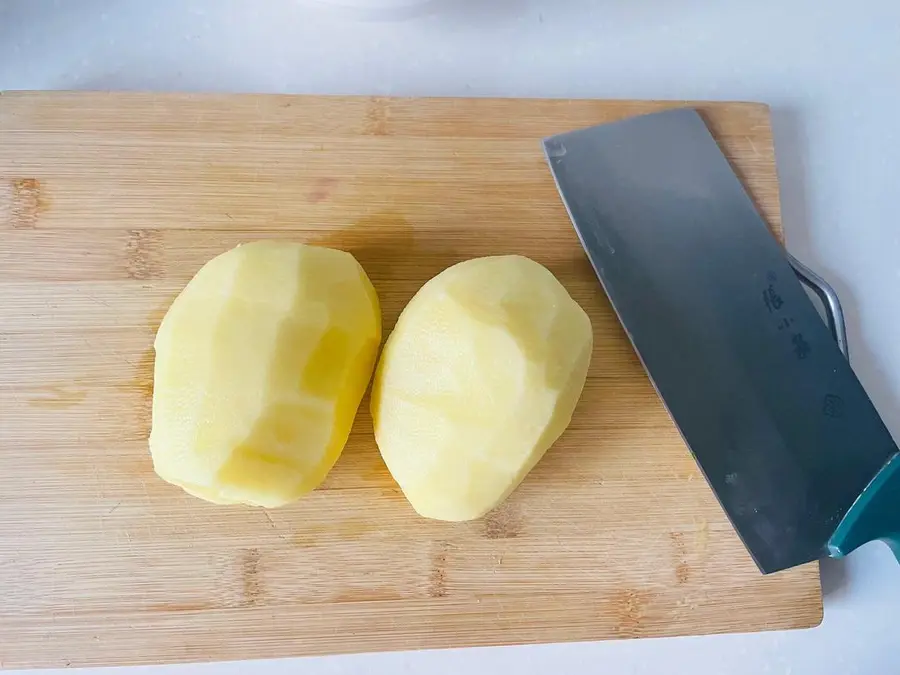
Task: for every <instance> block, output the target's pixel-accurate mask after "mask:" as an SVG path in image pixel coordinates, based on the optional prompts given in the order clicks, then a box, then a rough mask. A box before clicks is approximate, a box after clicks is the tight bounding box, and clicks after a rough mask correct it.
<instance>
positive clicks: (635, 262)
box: [543, 108, 900, 573]
mask: <svg viewBox="0 0 900 675" xmlns="http://www.w3.org/2000/svg"><path fill="white" fill-rule="evenodd" d="M543 144H544V152H545V154H546V157H547V161H548V162H549V164H550V169H551V171H552V173H553V177H554V179H555V180H556V184H557V187H558V188H559V192H560V195H561V196H562V200H563V203H564V204H565V207H566V209H567V211H568V213H569V216H570V218H571V219H572V223H573V224H574V226H575V229H576V231H577V233H578V237H579V238H580V240H581V243H582V245H583V247H584V250H585V252H586V253H587V256H588V258H589V259H590V261H591V264H592V265H593V267H594V270H595V272H596V273H597V277H598V278H599V280H600V283H601V285H602V286H603V289H604V290H605V292H606V294H607V296H608V297H609V300H610V302H611V303H612V306H613V308H614V309H615V311H616V313H617V314H618V317H619V319H620V321H621V323H622V325H623V326H624V328H625V332H626V333H627V335H628V337H629V339H630V340H631V342H632V344H633V346H634V348H635V350H636V352H637V354H638V356H639V357H640V359H641V362H642V363H643V365H644V368H645V369H646V371H647V373H648V375H649V376H650V379H651V381H652V382H653V385H654V386H655V388H656V390H657V392H658V393H659V396H660V398H661V399H662V401H663V403H664V404H665V406H666V408H667V409H668V411H669V413H670V415H671V417H672V418H673V420H674V421H675V423H676V425H677V426H678V428H679V430H680V431H681V434H682V436H683V437H684V440H685V441H686V443H687V445H688V446H689V447H690V449H691V452H692V453H693V455H694V457H695V459H696V461H697V462H698V464H699V465H700V468H701V469H702V471H703V474H704V475H705V477H706V480H707V482H708V483H709V485H710V486H711V487H712V489H713V491H714V492H715V494H716V496H717V498H718V500H719V502H720V503H721V505H722V508H723V509H724V510H725V512H726V513H727V515H728V517H729V519H730V520H731V523H732V524H733V525H734V527H735V529H736V530H737V532H738V535H739V536H740V537H741V539H742V540H743V542H744V544H745V546H746V547H747V549H748V551H749V552H750V555H751V556H752V557H753V560H754V561H755V562H756V564H757V566H758V567H759V569H760V570H761V571H762V572H763V573H770V572H776V571H778V570H782V569H785V568H788V567H793V566H795V565H800V564H802V563H806V562H809V561H812V560H816V559H818V558H819V557H821V556H823V555H831V556H833V557H840V556H842V555H845V554H847V553H849V552H850V551H852V550H853V549H855V548H856V547H858V546H860V545H862V544H864V543H866V542H868V541H871V540H875V539H880V540H883V541H885V542H886V543H887V544H888V545H889V546H890V547H891V549H892V550H893V552H894V554H895V555H896V556H897V558H898V560H900V450H898V448H897V445H896V444H895V442H894V440H893V439H892V438H891V435H890V433H889V432H888V430H887V428H886V427H885V425H884V423H883V422H882V420H881V418H880V417H879V415H878V413H877V412H876V410H875V407H874V406H873V405H872V402H871V401H870V400H869V397H868V396H867V395H866V392H865V390H864V389H863V387H862V385H861V384H860V382H859V380H858V379H857V377H856V375H855V374H854V372H853V370H852V369H851V367H850V364H849V362H848V360H847V359H846V358H845V352H846V337H845V334H844V332H843V319H842V315H841V313H840V303H839V302H838V299H837V296H836V295H835V294H834V292H833V290H832V289H831V288H830V287H829V286H828V285H827V284H826V283H825V282H824V280H822V279H821V278H820V277H818V276H817V275H815V274H814V273H813V272H812V271H811V270H809V269H807V268H806V267H804V266H803V265H801V264H800V263H799V262H798V261H796V260H794V259H793V258H791V257H790V256H789V255H788V254H787V252H786V251H785V250H784V248H783V247H782V246H781V245H780V244H779V243H778V241H777V240H776V239H775V238H774V237H773V236H772V234H771V233H770V232H769V230H768V228H767V226H766V224H765V222H764V221H763V219H762V217H761V216H760V215H759V213H758V212H757V211H756V208H755V207H754V205H753V202H752V200H751V199H750V197H749V195H748V194H747V193H746V191H745V190H744V187H743V185H742V184H741V181H740V180H739V179H738V177H737V176H736V175H735V173H734V172H733V170H732V169H731V166H730V165H729V163H728V160H727V159H726V158H725V156H724V155H723V154H722V152H721V150H720V149H719V147H718V144H717V143H716V141H715V139H714V138H713V136H712V135H711V134H710V132H709V130H708V129H707V127H706V125H705V123H704V122H703V119H702V118H701V117H700V115H699V113H698V112H697V111H696V110H693V109H690V108H682V109H676V110H669V111H665V112H661V113H654V114H651V115H645V116H642V117H635V118H631V119H627V120H624V121H621V122H615V123H611V124H605V125H601V126H597V127H592V128H589V129H583V130H580V131H573V132H570V133H564V134H560V135H558V136H553V137H551V138H547V139H545V140H544V142H543ZM801 281H802V282H803V283H805V284H806V285H807V286H809V287H810V288H812V289H813V290H814V291H816V293H817V294H818V295H819V296H820V297H821V298H822V299H823V300H824V303H823V304H824V305H825V308H826V313H827V314H828V324H827V325H826V323H825V322H823V321H822V318H821V317H820V315H819V312H818V311H817V309H816V307H815V305H814V304H813V302H812V301H811V299H810V297H809V296H808V295H807V294H806V292H805V291H804V289H803V286H802V285H801ZM842 349H843V351H842Z"/></svg>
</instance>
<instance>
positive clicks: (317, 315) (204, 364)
mask: <svg viewBox="0 0 900 675" xmlns="http://www.w3.org/2000/svg"><path fill="white" fill-rule="evenodd" d="M380 340H381V313H380V310H379V305H378V297H377V296H376V294H375V290H374V288H373V287H372V284H371V282H370V281H369V278H368V277H367V276H366V273H365V272H364V271H363V269H362V267H360V265H359V263H358V262H357V261H356V259H355V258H354V257H353V256H352V255H350V254H349V253H345V252H343V251H336V250H333V249H328V248H321V247H315V246H305V245H303V244H295V243H288V242H276V241H260V242H254V243H251V244H245V245H243V246H239V247H237V248H235V249H233V250H231V251H228V252H227V253H223V254H222V255H220V256H218V257H217V258H214V259H213V260H211V261H209V262H208V263H207V264H206V265H204V266H203V268H202V269H201V270H200V271H199V272H198V273H197V275H196V276H195V277H194V278H193V279H192V280H191V281H190V283H188V285H187V286H186V287H185V289H184V290H183V291H182V292H181V294H180V295H179V296H178V297H177V298H176V299H175V301H174V302H173V303H172V306H171V307H170V308H169V311H168V313H167V314H166V316H165V318H164V319H163V321H162V324H161V325H160V327H159V331H158V333H157V335H156V342H155V345H154V346H155V348H156V365H155V369H154V389H153V426H152V430H151V433H150V452H151V454H152V456H153V466H154V468H155V470H156V472H157V473H158V474H159V475H160V477H162V478H163V479H164V480H166V481H168V482H170V483H173V484H175V485H178V486H180V487H182V488H183V489H184V490H185V491H187V492H189V493H190V494H192V495H195V496H197V497H200V498H202V499H206V500H208V501H211V502H215V503H226V504H227V503H245V504H252V505H257V506H265V507H274V506H280V505H282V504H286V503H288V502H291V501H293V500H295V499H297V498H298V497H300V496H301V495H302V494H304V493H306V492H308V491H310V490H312V489H314V488H315V487H316V486H317V485H319V483H321V482H322V480H323V479H324V478H325V475H326V474H327V473H328V471H329V470H330V469H331V467H332V465H333V464H334V462H335V461H336V460H337V458H338V456H339V455H340V453H341V450H343V448H344V444H345V443H346V442H347V437H348V435H349V434H350V427H351V425H352V424H353V418H354V416H355V415H356V410H357V408H358V407H359V403H360V400H361V399H362V397H363V394H364V392H365V390H366V386H367V385H368V382H369V378H370V377H371V375H372V369H373V366H374V363H375V357H376V355H377V350H378V345H379V342H380Z"/></svg>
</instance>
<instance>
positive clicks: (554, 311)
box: [372, 256, 593, 521]
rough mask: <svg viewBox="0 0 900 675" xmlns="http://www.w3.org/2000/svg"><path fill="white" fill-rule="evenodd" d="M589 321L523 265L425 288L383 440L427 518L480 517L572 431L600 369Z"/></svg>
mask: <svg viewBox="0 0 900 675" xmlns="http://www.w3.org/2000/svg"><path fill="white" fill-rule="evenodd" d="M592 344H593V332H592V329H591V322H590V319H589V318H588V316H587V314H586V313H585V312H584V310H583V309H581V307H580V306H579V305H578V303H576V302H575V301H574V300H573V299H572V298H571V296H570V295H569V294H568V292H567V291H566V289H565V288H563V286H562V284H560V283H559V281H557V279H556V277H554V276H553V274H551V273H550V271H549V270H547V269H546V268H545V267H543V266H542V265H540V264H538V263H536V262H534V261H533V260H530V259H528V258H523V257H520V256H500V257H490V258H478V259H475V260H469V261H467V262H463V263H460V264H458V265H455V266H453V267H451V268H449V269H447V270H445V271H444V272H442V273H441V274H439V275H438V276H436V277H435V278H433V279H432V280H431V281H429V282H428V283H426V284H425V285H424V286H423V287H422V288H421V290H419V292H418V293H417V294H416V296H415V297H414V298H413V299H412V300H411V301H410V303H409V305H407V307H406V309H404V311H403V313H402V314H401V316H400V319H399V320H398V322H397V326H396V328H395V329H394V331H393V333H392V334H391V336H390V338H389V339H388V341H387V344H386V345H385V348H384V352H383V354H382V356H381V361H380V363H379V366H378V369H377V371H376V374H375V383H374V386H373V390H372V415H373V418H374V422H375V438H376V440H377V442H378V447H379V449H380V450H381V454H382V456H383V457H384V461H385V463H386V464H387V466H388V469H389V470H390V472H391V474H392V475H393V476H394V478H395V479H396V481H397V483H398V484H399V485H400V487H401V489H402V490H403V492H404V494H405V495H406V497H407V499H408V500H409V501H410V503H411V504H412V506H413V508H414V509H415V510H416V511H418V513H420V514H421V515H423V516H426V517H429V518H436V519H439V520H450V521H461V520H470V519H473V518H478V517H480V516H482V515H484V514H485V513H487V512H488V511H490V510H491V509H492V508H494V507H495V506H496V505H497V504H499V503H500V502H502V501H503V500H504V499H505V498H506V497H507V496H508V495H509V494H510V493H511V492H512V491H513V490H514V489H515V488H516V486H517V485H518V484H519V483H520V482H521V481H522V479H523V478H524V477H525V475H526V474H527V473H528V472H529V471H530V470H531V469H532V468H533V467H534V465H535V464H537V462H538V461H539V460H540V459H541V457H542V456H543V455H544V453H545V452H546V450H547V449H548V448H549V447H550V446H551V445H552V444H553V442H554V441H555V440H556V439H557V438H558V437H559V436H560V435H561V434H562V432H563V431H564V430H565V428H566V427H567V426H568V424H569V421H570V420H571V417H572V413H573V411H574V409H575V404H576V403H577V401H578V398H579V397H580V395H581V390H582V388H583V387H584V381H585V377H586V376H587V370H588V365H589V363H590V358H591V350H592Z"/></svg>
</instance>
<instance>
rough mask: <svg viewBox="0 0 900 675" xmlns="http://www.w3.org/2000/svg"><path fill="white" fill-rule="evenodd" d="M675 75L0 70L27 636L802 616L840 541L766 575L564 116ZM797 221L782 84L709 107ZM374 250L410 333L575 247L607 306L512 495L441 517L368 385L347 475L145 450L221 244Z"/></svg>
mask: <svg viewBox="0 0 900 675" xmlns="http://www.w3.org/2000/svg"><path fill="white" fill-rule="evenodd" d="M677 105H684V104H678V103H647V102H605V101H544V100H490V99H482V100H471V99H430V100H416V99H383V98H374V99H373V98H337V97H287V96H279V97H276V96H191V95H174V96H173V95H151V94H98V93H86V94H68V93H48V94H31V93H4V94H2V95H0V592H2V595H3V602H2V603H0V662H2V665H3V666H6V667H23V666H69V665H72V666H88V665H112V664H138V663H160V662H173V661H197V660H226V659H244V658H261V657H277V656H290V655H306V654H324V653H335V652H350V651H376V650H389V649H415V648H427V647H451V646H453V647H457V646H467V645H492V644H506V643H531V642H547V641H568V640H596V639H604V638H619V637H643V636H662V635H679V634H702V633H720V632H728V631H752V630H762V629H783V628H797V627H806V626H812V625H815V624H817V623H818V622H819V621H820V619H821V616H822V604H821V594H820V588H819V577H818V568H817V566H816V565H809V566H805V567H802V568H799V569H795V570H792V571H788V572H784V573H780V574H776V575H773V576H769V577H763V576H762V575H760V574H759V572H758V571H757V570H756V568H755V567H754V565H753V563H752V562H751V560H750V558H749V556H748V554H747V553H746V552H745V550H744V548H743V547H742V546H741V544H740V542H739V540H738V538H737V536H736V535H735V533H734V531H733V530H732V528H731V527H730V526H729V524H728V522H727V520H726V518H725V516H724V514H723V513H722V511H721V509H720V508H719V506H718V504H717V503H716V500H715V498H714V496H713V494H712V492H711V491H710V489H709V488H708V487H707V485H706V483H705V482H704V480H703V477H702V476H701V474H700V473H699V471H698V468H697V466H696V465H695V463H694V461H693V459H692V458H691V455H690V453H689V452H688V450H687V448H686V447H685V445H684V443H683V442H682V440H681V438H680V437H679V434H678V432H677V430H676V428H675V426H674V425H673V423H672V422H671V420H670V419H669V417H668V416H667V414H666V412H665V410H664V408H663V406H662V405H661V404H660V402H659V400H658V399H657V396H656V394H655V393H654V391H653V388H652V387H651V385H650V383H649V381H648V379H647V377H646V376H645V374H644V372H643V370H642V369H641V366H640V363H639V362H638V360H637V358H636V357H635V355H634V353H633V351H632V349H631V347H630V345H629V343H628V341H627V339H626V338H625V336H624V334H623V332H622V330H621V329H620V327H619V324H618V322H617V320H616V318H615V315H614V314H613V312H612V310H611V308H610V306H609V304H608V302H607V301H606V299H605V296H604V295H603V293H602V291H601V289H600V286H599V284H598V282H597V281H596V279H595V277H594V274H593V272H592V270H591V267H590V265H589V263H588V262H587V260H586V258H585V256H584V254H583V252H582V250H581V248H580V246H579V243H578V240H577V238H576V236H575V234H574V231H573V229H572V227H571V225H570V224H569V221H568V218H567V216H566V212H565V210H564V208H563V206H562V204H561V202H560V199H559V197H558V195H557V193H556V189H555V187H554V185H553V180H552V178H551V176H550V173H549V171H548V169H547V167H546V166H545V163H544V159H543V157H542V154H541V147H540V144H539V142H538V141H539V139H540V138H541V137H543V136H546V135H549V134H553V133H557V132H561V131H565V130H570V129H574V128H578V127H582V126H587V125H591V124H596V123H600V122H606V121H612V120H615V119H619V118H623V117H626V116H630V115H635V114H640V113H645V112H651V111H655V110H660V109H663V108H666V107H671V106H677ZM699 107H700V108H701V111H702V112H703V114H704V116H705V118H706V120H707V122H708V124H709V125H710V127H711V129H712V131H713V133H714V134H715V136H716V137H717V139H718V140H719V142H720V144H721V146H722V147H723V149H724V150H725V151H726V153H727V154H728V156H729V158H730V159H731V161H732V163H733V165H734V166H735V168H736V169H737V171H738V172H739V174H740V175H741V176H742V178H743V179H744V181H745V183H746V185H747V186H748V188H749V190H750V191H751V193H752V195H753V197H754V198H755V200H756V202H757V204H758V205H759V208H760V209H761V211H762V212H763V214H764V215H765V217H766V218H767V219H768V222H769V223H770V224H771V226H772V227H773V229H775V230H776V231H777V232H780V229H779V227H780V224H779V206H778V185H777V181H776V175H775V165H774V158H773V149H772V138H771V134H770V128H769V118H768V111H767V109H766V108H765V107H764V106H760V105H751V104H741V103H734V104H731V103H721V104H702V105H700V106H699ZM273 237H278V238H287V239H291V240H297V241H307V242H316V243H321V244H326V245H330V246H336V247H339V248H344V249H346V250H349V251H351V252H353V253H354V254H355V255H356V256H357V258H358V259H359V260H360V262H361V263H362V264H363V266H364V267H365V268H366V270H367V271H368V273H369V275H370V276H371V278H372V280H373V282H374V284H375V286H376V288H377V290H378V293H379V295H380V297H381V300H382V304H383V312H384V320H385V329H386V332H387V331H389V330H390V328H391V327H392V326H393V324H394V322H395V320H396V318H397V316H398V314H399V312H400V310H401V309H402V307H403V306H404V304H405V303H406V302H407V301H408V300H409V299H410V297H411V296H412V295H413V293H414V292H415V291H416V290H417V289H418V288H419V286H420V285H421V284H422V283H423V282H425V281H426V280H427V279H429V278H430V277H431V276H433V275H434V274H436V273H438V272H439V271H441V270H442V269H444V268H445V267H447V266H449V265H451V264H453V263H455V262H458V261H460V260H463V259H465V258H469V257H473V256H481V255H490V254H500V253H519V254H524V255H527V256H530V257H532V258H534V259H535V260H538V261H539V262H541V263H543V264H545V265H547V266H548V267H549V268H550V269H551V270H552V271H553V272H554V273H555V274H556V276H557V277H558V278H559V279H560V280H561V281H562V282H563V284H564V285H565V286H566V287H567V288H568V289H569V291H570V293H571V294H572V295H573V296H574V297H575V299H576V300H577V301H578V302H579V303H580V304H581V305H582V306H583V307H584V308H585V309H586V310H587V312H588V313H589V314H590V317H591V320H592V321H593V325H594V333H595V349H594V355H593V362H592V364H591V371H590V375H589V378H588V381H587V384H586V386H585V390H584V395H583V398H582V400H581V402H580V403H579V406H578V409H577V411H576V413H575V416H574V419H573V421H572V424H571V427H570V428H569V430H568V431H567V432H566V434H565V435H564V436H563V438H562V439H561V440H560V441H559V442H558V443H557V444H556V445H555V446H554V447H553V448H552V449H551V451H550V452H549V453H548V454H547V455H546V457H545V458H544V460H543V461H542V462H541V463H540V464H539V465H538V466H537V468H536V469H535V470H534V471H533V472H532V473H531V474H530V475H529V476H528V478H527V479H526V480H525V482H524V483H523V484H522V486H521V487H520V488H519V489H518V490H517V491H516V492H515V493H514V494H513V495H512V497H511V498H510V499H509V500H508V501H507V502H506V503H505V504H503V505H502V506H501V507H500V508H498V509H497V510H496V511H494V512H493V513H491V514H490V515H488V516H487V517H486V518H484V519H482V520H479V521H475V522H471V523H461V524H449V523H439V522H432V521H428V520H424V519H422V518H419V517H417V516H416V515H415V513H414V512H413V511H412V509H411V508H410V507H409V506H408V504H407V503H406V501H405V500H404V498H403V496H402V495H401V494H400V491H399V489H398V488H397V486H396V485H395V484H394V483H393V481H392V480H391V478H390V475H389V474H388V472H387V470H386V468H385V466H384V464H383V463H382V461H381V458H380V457H379V455H378V451H377V449H376V447H375V443H374V439H373V435H372V423H371V419H370V417H369V413H368V401H364V403H363V406H362V408H361V411H360V413H359V415H358V418H357V420H356V425H355V427H354V431H353V433H352V436H351V439H350V442H349V443H348V445H347V448H346V450H345V451H344V454H343V456H342V458H341V459H340V461H339V462H338V464H337V465H336V467H335V468H334V470H333V471H332V473H331V474H330V475H329V477H328V479H327V480H326V482H325V484H324V485H323V486H322V487H321V488H320V489H319V490H317V491H316V492H314V493H313V494H311V495H310V496H308V497H306V498H304V499H303V500H301V501H300V502H298V503H296V504H295V505H292V506H289V507H285V508H282V509H277V510H271V511H264V510H261V509H251V508H243V507H218V506H213V505H211V504H206V503H204V502H201V501H198V500H196V499H192V498H190V497H188V496H186V495H185V494H183V493H182V492H181V491H179V490H178V489H176V488H174V487H172V486H170V485H167V484H165V483H163V482H162V481H161V480H159V479H158V478H157V477H156V476H155V475H154V473H153V471H152V468H151V463H150V458H149V455H148V451H147V440H146V439H147V435H148V432H149V428H150V399H151V394H152V387H153V385H152V364H153V352H152V349H151V345H152V340H153V336H154V331H155V329H156V327H157V325H158V324H159V321H160V319H161V317H162V315H163V313H164V312H165V310H166V308H167V307H168V305H169V303H170V302H171V300H172V299H173V297H174V296H175V295H176V294H177V293H178V291H179V290H180V289H181V288H182V286H183V285H184V284H185V282H187V280H188V279H190V277H191V276H192V275H193V274H194V273H195V272H196V271H197V269H198V268H199V267H200V266H201V265H202V264H203V263H204V262H205V261H206V260H207V259H209V258H211V257H212V256H214V255H216V254H218V253H220V252H222V251H225V250H226V249H228V248H230V247H232V246H234V245H236V244H238V243H240V242H244V241H248V240H253V239H260V238H273Z"/></svg>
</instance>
